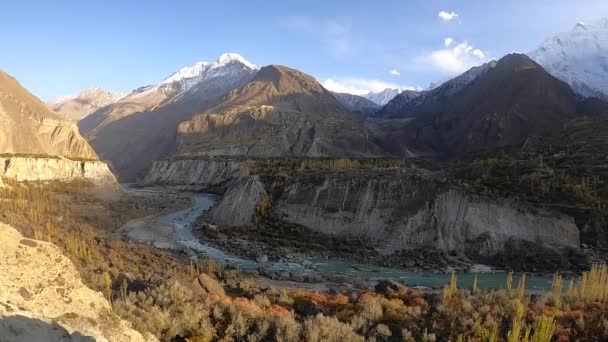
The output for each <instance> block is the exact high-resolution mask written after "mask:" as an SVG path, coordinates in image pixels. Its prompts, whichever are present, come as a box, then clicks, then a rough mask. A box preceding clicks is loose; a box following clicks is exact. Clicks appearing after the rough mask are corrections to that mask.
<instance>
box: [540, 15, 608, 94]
mask: <svg viewBox="0 0 608 342" xmlns="http://www.w3.org/2000/svg"><path fill="white" fill-rule="evenodd" d="M529 56H530V57H531V58H532V59H534V60H535V61H536V62H537V63H539V64H540V65H542V66H543V67H544V68H545V69H546V70H547V71H548V72H550V73H551V74H552V75H553V76H555V77H557V78H559V79H561V80H563V81H564V82H566V83H568V84H569V85H570V86H571V87H572V89H573V90H574V91H575V92H577V93H578V94H581V95H582V96H585V97H591V96H594V97H603V98H608V18H603V19H601V20H599V21H597V22H593V23H591V24H584V23H578V24H576V25H575V26H574V28H572V30H570V31H568V32H564V33H560V34H558V35H555V36H553V37H550V38H548V39H547V40H545V42H544V43H543V45H542V46H541V47H540V48H538V49H537V50H534V51H532V52H530V53H529Z"/></svg>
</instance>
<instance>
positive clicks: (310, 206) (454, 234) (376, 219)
mask: <svg viewBox="0 0 608 342" xmlns="http://www.w3.org/2000/svg"><path fill="white" fill-rule="evenodd" d="M264 184H265V188H262V187H261V184H259V183H258V181H257V180H256V179H253V177H250V178H249V179H248V180H246V181H241V182H239V183H237V184H235V185H234V186H233V187H232V188H231V189H230V190H229V191H228V193H227V195H226V196H225V198H224V199H223V200H222V202H220V204H219V205H218V207H217V208H215V209H213V211H212V215H214V214H216V212H217V213H221V215H218V218H220V219H219V220H217V223H219V224H243V222H244V219H246V218H247V217H249V218H251V217H252V213H253V211H252V209H251V208H254V209H255V208H256V207H257V205H256V203H255V200H256V199H258V198H263V195H265V194H266V191H267V192H268V193H273V194H276V195H275V197H274V199H273V203H272V212H273V214H275V215H276V216H277V217H281V218H282V219H284V220H286V221H289V222H292V223H298V224H301V225H303V226H305V227H308V228H310V229H312V230H317V231H320V232H323V233H328V234H344V235H353V236H358V237H361V238H364V239H365V240H366V241H368V242H369V243H370V244H372V245H374V246H376V247H377V248H378V249H379V250H382V251H384V252H386V253H391V252H394V251H397V250H400V249H407V248H410V247H433V248H437V249H439V250H441V251H443V252H445V253H449V254H452V255H463V254H464V253H465V250H466V248H467V246H470V245H471V244H479V243H480V240H483V242H484V244H485V245H487V246H489V247H488V249H489V250H488V253H489V254H492V253H498V252H501V251H502V250H503V248H504V246H505V244H506V243H507V241H509V240H525V241H531V242H541V243H546V244H556V245H562V246H573V247H578V246H579V230H578V228H577V226H576V224H575V222H574V219H573V218H571V217H569V216H566V215H562V214H559V213H555V212H551V211H547V210H543V209H533V208H531V207H528V206H525V205H520V204H516V203H512V202H509V201H507V200H494V199H489V198H485V197H481V196H476V195H470V194H465V193H463V192H461V191H458V190H450V189H448V188H446V186H445V185H442V184H439V183H437V182H436V181H434V180H433V179H432V178H431V177H429V175H428V174H426V173H424V172H418V171H416V172H413V173H412V172H405V171H391V172H381V173H379V172H372V171H370V172H359V173H353V172H348V173H347V172H333V173H320V174H314V173H308V174H307V173H303V174H299V175H297V176H296V177H288V178H274V177H273V178H269V179H266V180H265V181H264ZM254 194H255V195H254ZM223 202H225V203H226V204H223ZM242 212H244V213H246V215H242ZM214 218H215V217H214Z"/></svg>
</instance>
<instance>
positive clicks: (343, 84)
mask: <svg viewBox="0 0 608 342" xmlns="http://www.w3.org/2000/svg"><path fill="white" fill-rule="evenodd" d="M323 86H324V87H325V88H327V89H328V90H331V91H333V92H336V93H348V94H353V95H365V94H368V93H370V92H381V91H383V90H385V89H387V88H391V89H401V90H406V89H409V90H415V89H418V88H417V87H413V86H407V85H401V84H396V83H392V82H385V81H381V80H374V79H367V78H357V77H345V78H336V77H333V78H328V79H326V80H325V82H323Z"/></svg>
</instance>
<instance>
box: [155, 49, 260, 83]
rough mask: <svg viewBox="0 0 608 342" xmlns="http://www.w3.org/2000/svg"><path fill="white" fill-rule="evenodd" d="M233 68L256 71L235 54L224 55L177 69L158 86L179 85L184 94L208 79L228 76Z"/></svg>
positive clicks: (254, 66)
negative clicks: (210, 60) (214, 59)
mask: <svg viewBox="0 0 608 342" xmlns="http://www.w3.org/2000/svg"><path fill="white" fill-rule="evenodd" d="M233 66H236V67H237V68H239V69H248V70H257V69H258V66H257V65H255V64H253V63H251V62H249V61H248V60H246V59H245V58H244V57H243V56H241V55H239V54H237V53H224V54H222V55H221V56H220V57H219V58H218V59H217V60H216V61H214V62H205V61H200V62H196V63H195V64H194V65H191V66H186V67H183V68H181V69H179V70H178V71H177V72H175V73H173V74H171V75H170V76H169V77H167V78H166V79H164V80H163V81H162V82H160V84H159V86H167V85H173V84H180V85H181V91H182V92H185V91H188V90H190V88H192V87H193V86H195V85H196V84H198V83H200V82H201V81H204V80H206V79H208V78H211V77H216V76H220V75H224V74H229V73H230V72H231V70H228V69H231V67H233ZM237 72H238V71H237Z"/></svg>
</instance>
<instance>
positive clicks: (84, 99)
mask: <svg viewBox="0 0 608 342" xmlns="http://www.w3.org/2000/svg"><path fill="white" fill-rule="evenodd" d="M123 97H125V94H123V93H111V92H107V91H105V90H103V89H101V88H90V89H87V90H84V91H82V92H80V93H76V94H72V95H67V96H62V97H58V98H55V99H52V100H50V101H49V102H47V105H48V106H49V107H50V108H51V109H53V110H54V111H55V112H57V113H59V114H61V115H63V116H64V117H66V118H67V119H70V120H80V119H82V118H84V117H85V116H87V115H89V114H91V113H93V112H95V111H96V110H98V109H99V108H101V107H105V106H107V105H109V104H112V103H115V102H116V101H119V100H120V99H122V98H123Z"/></svg>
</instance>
